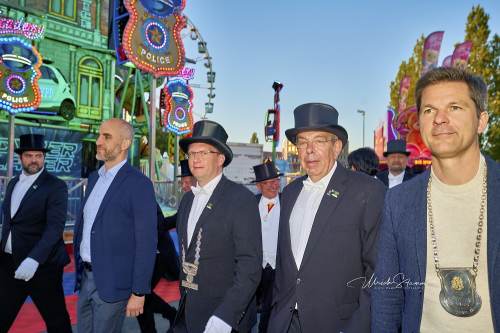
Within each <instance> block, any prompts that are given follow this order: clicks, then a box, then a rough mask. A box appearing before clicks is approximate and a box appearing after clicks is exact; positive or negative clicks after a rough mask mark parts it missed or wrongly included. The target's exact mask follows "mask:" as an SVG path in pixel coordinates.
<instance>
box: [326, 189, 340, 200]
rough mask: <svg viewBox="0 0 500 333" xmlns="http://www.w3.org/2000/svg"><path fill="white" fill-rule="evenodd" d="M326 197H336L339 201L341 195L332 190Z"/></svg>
mask: <svg viewBox="0 0 500 333" xmlns="http://www.w3.org/2000/svg"><path fill="white" fill-rule="evenodd" d="M326 195H328V196H329V197H334V198H335V199H337V198H338V197H339V195H340V193H339V191H337V190H334V189H331V190H330V191H328V192H327V193H326Z"/></svg>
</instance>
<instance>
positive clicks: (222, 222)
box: [174, 120, 262, 333]
mask: <svg viewBox="0 0 500 333" xmlns="http://www.w3.org/2000/svg"><path fill="white" fill-rule="evenodd" d="M226 141H227V134H226V131H225V130H224V128H223V127H222V126H221V125H219V124H218V123H215V122H213V121H209V120H202V121H199V122H197V123H196V124H195V125H194V128H193V136H192V137H190V138H185V139H182V140H181V141H180V142H179V144H180V147H181V149H182V150H183V151H184V152H185V153H186V154H187V156H188V160H189V169H190V170H191V172H192V174H193V176H194V177H195V178H196V180H197V182H198V183H197V186H196V187H193V190H192V192H188V193H186V194H185V195H184V196H183V198H182V200H181V203H180V206H179V210H178V215H177V234H178V236H179V248H180V251H181V253H180V256H181V274H180V285H181V286H180V289H181V300H180V303H179V312H178V315H177V318H176V324H175V326H174V331H175V332H193V333H198V332H205V333H224V332H227V333H229V332H231V331H232V330H235V331H238V332H249V331H250V329H251V328H252V326H253V325H254V324H255V321H256V307H255V299H254V295H255V290H256V289H257V285H258V284H259V282H260V276H261V271H262V268H261V264H262V239H261V230H260V225H259V224H260V223H259V210H258V208H257V201H256V199H255V196H254V195H253V194H252V193H251V192H250V191H249V190H248V189H246V188H245V187H244V186H243V185H239V184H236V183H234V182H232V181H230V180H228V179H227V178H226V177H224V175H223V174H222V170H223V168H224V167H225V166H227V165H228V164H229V163H231V160H232V157H233V153H232V151H231V149H230V148H229V146H228V145H227V144H226Z"/></svg>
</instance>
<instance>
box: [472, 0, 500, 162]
mask: <svg viewBox="0 0 500 333" xmlns="http://www.w3.org/2000/svg"><path fill="white" fill-rule="evenodd" d="M489 18H490V17H489V15H488V14H487V13H486V12H485V11H484V9H483V8H482V7H481V6H479V5H477V6H474V7H472V10H471V12H470V13H469V15H468V16H467V23H466V25H465V40H469V41H471V42H472V49H471V53H470V56H469V62H468V68H469V70H471V71H472V72H473V73H476V74H478V75H481V76H482V77H483V78H484V81H485V82H486V84H487V85H488V95H489V96H488V111H489V115H490V125H489V127H488V129H487V131H486V132H485V133H484V135H482V136H481V144H482V148H483V150H485V151H486V153H487V154H489V155H491V156H492V157H493V158H494V159H496V160H500V124H499V121H500V96H499V95H498V89H499V88H500V84H499V81H498V80H499V73H498V72H499V60H498V59H499V57H500V54H499V53H500V51H499V36H498V35H496V34H495V36H493V39H492V40H491V41H490V42H488V38H489V36H490V29H489V26H488V21H489Z"/></svg>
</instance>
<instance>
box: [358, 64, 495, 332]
mask: <svg viewBox="0 0 500 333" xmlns="http://www.w3.org/2000/svg"><path fill="white" fill-rule="evenodd" d="M415 95H416V100H417V109H418V112H419V113H418V116H419V123H420V133H421V135H422V139H423V140H424V142H425V144H426V145H427V146H428V147H429V149H430V151H431V153H432V166H431V168H430V170H427V171H426V172H424V173H423V174H422V175H419V176H417V177H415V178H413V179H411V180H410V181H408V182H405V183H403V184H401V185H399V186H397V187H395V188H394V189H391V190H389V191H388V193H387V196H386V201H385V207H384V218H383V222H382V226H381V230H380V238H379V241H378V260H377V263H376V269H375V275H374V276H373V277H371V279H370V280H369V281H368V282H367V283H366V287H367V288H371V289H372V329H373V332H376V333H377V332H380V333H391V332H394V333H396V332H403V333H406V332H494V331H498V330H499V329H500V282H499V279H498V276H499V273H500V260H498V252H499V249H500V205H499V204H498V203H499V202H500V166H499V164H498V163H496V162H494V161H492V160H491V159H489V158H488V157H484V156H483V155H482V154H481V152H480V146H479V139H478V134H480V133H482V132H483V131H484V130H485V128H486V126H487V124H488V113H487V112H486V107H487V87H486V84H485V83H484V81H483V80H482V78H481V77H479V76H476V75H473V74H471V73H469V72H467V71H464V70H461V69H456V68H438V69H433V70H431V71H429V72H428V73H427V74H425V75H424V76H423V77H422V78H421V79H420V80H419V81H418V83H417V87H416V93H415Z"/></svg>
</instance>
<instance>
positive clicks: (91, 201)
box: [80, 159, 127, 263]
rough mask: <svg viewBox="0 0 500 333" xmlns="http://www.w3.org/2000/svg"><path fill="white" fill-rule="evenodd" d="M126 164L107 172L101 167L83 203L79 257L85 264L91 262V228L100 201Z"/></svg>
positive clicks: (125, 161) (122, 163) (121, 163)
mask: <svg viewBox="0 0 500 333" xmlns="http://www.w3.org/2000/svg"><path fill="white" fill-rule="evenodd" d="M125 163H127V160H126V159H125V160H123V161H121V162H120V163H118V164H117V165H115V166H114V167H112V168H111V169H109V170H106V168H105V166H104V165H103V166H102V167H101V168H100V169H99V171H98V174H99V178H98V179H97V182H96V183H95V185H94V187H93V188H92V192H90V194H89V197H88V199H87V202H85V207H83V232H82V242H81V243H80V257H81V258H82V260H83V261H85V262H89V263H90V262H92V256H91V252H90V234H91V232H92V226H93V225H94V221H95V217H96V215H97V212H98V211H99V207H100V206H101V203H102V200H103V199H104V196H105V195H106V192H108V189H109V186H110V185H111V183H112V182H113V179H115V176H116V174H117V173H118V171H120V169H121V168H122V166H123V165H124V164H125Z"/></svg>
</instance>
